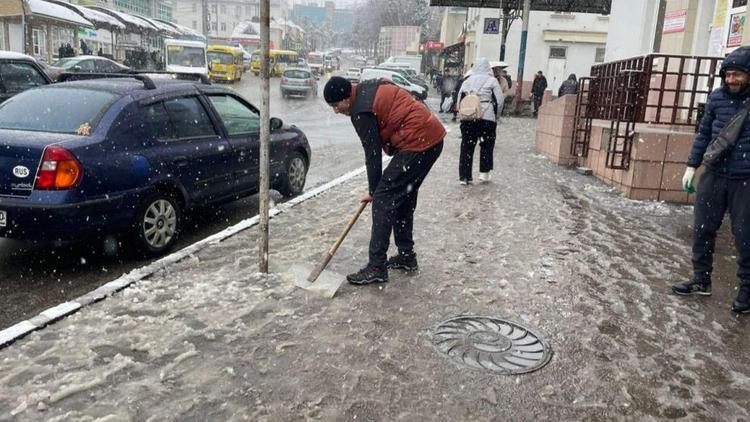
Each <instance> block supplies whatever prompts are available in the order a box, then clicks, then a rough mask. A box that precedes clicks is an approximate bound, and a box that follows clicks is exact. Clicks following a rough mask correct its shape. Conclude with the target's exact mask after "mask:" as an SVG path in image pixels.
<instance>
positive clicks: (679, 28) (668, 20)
mask: <svg viewBox="0 0 750 422" xmlns="http://www.w3.org/2000/svg"><path fill="white" fill-rule="evenodd" d="M686 20H687V10H686V9H681V10H673V11H671V12H667V13H665V14H664V29H663V30H662V33H663V34H671V33H673V32H683V31H685V21H686Z"/></svg>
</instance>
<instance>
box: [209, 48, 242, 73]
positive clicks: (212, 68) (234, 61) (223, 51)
mask: <svg viewBox="0 0 750 422" xmlns="http://www.w3.org/2000/svg"><path fill="white" fill-rule="evenodd" d="M242 53H244V51H243V50H241V49H238V48H235V47H230V46H228V45H209V46H208V53H207V56H208V63H209V72H208V76H209V77H210V78H211V80H214V81H217V82H218V81H226V82H235V81H239V80H241V79H242V71H243V70H244V69H243V65H242Z"/></svg>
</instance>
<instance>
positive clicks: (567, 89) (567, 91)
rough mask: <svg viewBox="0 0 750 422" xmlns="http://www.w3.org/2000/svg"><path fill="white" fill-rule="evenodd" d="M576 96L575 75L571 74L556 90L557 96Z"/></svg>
mask: <svg viewBox="0 0 750 422" xmlns="http://www.w3.org/2000/svg"><path fill="white" fill-rule="evenodd" d="M575 94H578V80H577V79H576V74H575V73H571V74H570V76H568V79H566V80H564V81H563V83H562V85H560V89H558V90H557V96H558V97H562V96H563V95H575Z"/></svg>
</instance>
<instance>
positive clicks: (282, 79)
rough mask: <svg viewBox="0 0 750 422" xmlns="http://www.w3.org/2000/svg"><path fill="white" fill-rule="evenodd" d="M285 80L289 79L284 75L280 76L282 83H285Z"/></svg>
mask: <svg viewBox="0 0 750 422" xmlns="http://www.w3.org/2000/svg"><path fill="white" fill-rule="evenodd" d="M287 82H289V79H287V78H286V77H284V76H282V77H281V83H282V84H285V83H287Z"/></svg>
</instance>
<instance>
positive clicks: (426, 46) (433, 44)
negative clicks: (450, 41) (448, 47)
mask: <svg viewBox="0 0 750 422" xmlns="http://www.w3.org/2000/svg"><path fill="white" fill-rule="evenodd" d="M443 47H445V45H444V44H443V43H441V42H440V41H426V42H423V43H422V45H420V46H419V51H430V50H442V49H443Z"/></svg>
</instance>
